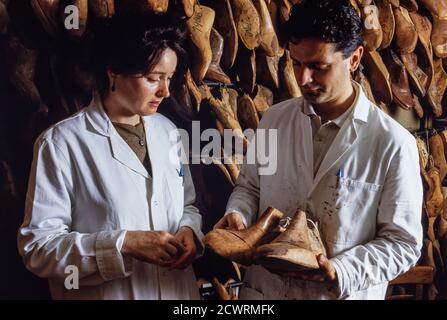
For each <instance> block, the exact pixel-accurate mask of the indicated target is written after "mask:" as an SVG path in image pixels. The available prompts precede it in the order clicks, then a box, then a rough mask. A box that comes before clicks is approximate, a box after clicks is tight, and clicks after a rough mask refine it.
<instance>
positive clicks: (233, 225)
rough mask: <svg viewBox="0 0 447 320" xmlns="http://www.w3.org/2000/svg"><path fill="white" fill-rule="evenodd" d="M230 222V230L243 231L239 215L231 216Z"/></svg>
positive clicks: (243, 226) (243, 227)
mask: <svg viewBox="0 0 447 320" xmlns="http://www.w3.org/2000/svg"><path fill="white" fill-rule="evenodd" d="M229 220H230V223H229V224H230V229H235V230H243V229H245V225H244V223H243V222H242V219H241V217H240V216H239V214H234V215H232V216H231V218H230V219H229Z"/></svg>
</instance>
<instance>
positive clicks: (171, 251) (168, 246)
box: [163, 243, 179, 257]
mask: <svg viewBox="0 0 447 320" xmlns="http://www.w3.org/2000/svg"><path fill="white" fill-rule="evenodd" d="M163 249H164V250H165V252H166V253H168V254H169V255H170V256H171V257H175V256H176V255H177V253H178V252H179V250H178V249H177V248H176V247H175V246H174V245H172V244H170V243H167V244H165V246H164V247H163Z"/></svg>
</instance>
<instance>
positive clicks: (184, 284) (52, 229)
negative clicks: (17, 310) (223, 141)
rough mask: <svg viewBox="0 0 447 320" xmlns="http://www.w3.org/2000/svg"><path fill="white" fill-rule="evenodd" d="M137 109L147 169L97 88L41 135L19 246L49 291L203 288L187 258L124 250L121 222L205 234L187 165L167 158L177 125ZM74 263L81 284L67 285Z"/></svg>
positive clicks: (85, 295)
mask: <svg viewBox="0 0 447 320" xmlns="http://www.w3.org/2000/svg"><path fill="white" fill-rule="evenodd" d="M143 119H144V126H145V130H146V140H147V146H148V152H149V156H150V160H151V165H152V172H153V177H152V179H151V177H150V176H149V175H148V172H147V171H146V169H145V167H144V166H143V165H142V163H141V162H140V161H139V159H138V158H137V156H136V155H135V153H134V152H133V151H132V149H131V148H130V147H129V145H128V144H127V143H126V142H125V141H124V140H123V139H122V138H121V137H120V135H119V134H118V133H117V131H116V130H115V128H114V126H113V125H112V123H111V122H110V119H109V118H108V116H107V115H106V113H105V112H104V109H103V107H102V105H101V102H100V99H98V98H95V99H94V100H93V102H92V103H91V105H90V106H89V107H88V108H86V109H84V110H82V111H80V112H79V113H77V114H76V115H74V116H73V117H71V118H69V119H67V120H64V121H62V122H60V123H58V124H56V125H55V126H53V127H52V128H50V129H49V130H47V131H46V132H45V133H43V134H42V135H41V136H40V137H39V139H38V140H37V142H36V144H35V150H34V161H33V165H32V169H31V174H30V180H29V187H28V194H27V199H26V209H25V219H24V222H23V225H22V227H21V229H20V230H19V235H18V246H19V251H20V253H21V255H22V256H23V259H24V263H25V265H26V267H27V268H28V269H29V270H30V271H32V272H33V273H35V274H36V275H38V276H40V277H45V278H49V284H50V290H51V294H52V296H53V298H56V299H198V298H199V293H198V288H197V285H196V282H195V276H194V272H193V269H192V267H191V266H189V267H188V268H187V269H185V270H172V271H169V270H168V269H166V268H162V267H158V266H155V265H152V264H148V263H143V262H140V261H138V260H135V259H131V258H127V257H126V258H123V256H122V255H121V253H120V249H121V246H122V243H123V241H124V236H125V230H164V231H168V232H170V233H172V234H174V233H175V232H176V231H177V230H178V229H179V228H180V227H181V226H188V227H190V228H192V229H193V230H194V233H195V234H196V236H197V238H198V239H201V238H202V236H203V235H202V233H201V221H202V220H201V216H200V214H199V213H198V210H197V209H196V208H195V207H194V206H193V202H194V199H195V191H194V186H193V184H192V180H191V176H190V172H189V169H188V167H187V166H186V165H183V166H182V165H181V164H180V161H179V158H178V157H177V158H175V156H174V157H173V158H174V159H173V161H170V160H169V154H170V153H171V158H172V155H175V154H176V152H172V150H173V148H175V143H174V142H171V141H170V140H169V134H170V133H171V132H172V131H173V130H175V126H174V125H173V124H172V122H170V121H169V120H168V119H167V118H165V117H164V116H162V115H160V114H154V115H152V116H148V117H144V118H143ZM181 167H183V172H184V175H183V174H182V170H181ZM148 250H150V248H148ZM198 250H199V251H201V250H202V248H198ZM70 266H74V267H75V268H77V270H78V271H79V280H80V281H79V284H80V286H79V289H72V290H67V289H65V285H64V281H65V279H67V278H66V277H67V276H70V278H68V280H67V281H65V282H67V283H68V284H69V285H70V284H71V286H72V285H73V284H74V282H73V281H74V280H73V277H72V276H73V275H75V274H74V273H73V270H74V269H73V267H70ZM67 267H68V268H67Z"/></svg>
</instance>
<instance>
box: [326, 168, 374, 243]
mask: <svg viewBox="0 0 447 320" xmlns="http://www.w3.org/2000/svg"><path fill="white" fill-rule="evenodd" d="M381 190H382V186H381V185H378V184H373V183H369V182H365V181H359V180H354V179H350V178H341V177H337V176H335V175H330V176H328V177H327V184H326V187H325V188H324V192H323V194H322V195H321V197H322V198H321V202H320V203H319V205H320V210H319V211H320V215H319V217H320V221H321V229H322V233H323V235H324V236H323V237H324V238H325V240H326V241H330V242H332V243H334V244H340V245H344V244H346V245H349V244H354V243H356V244H358V243H363V242H366V241H369V240H370V239H372V238H373V237H374V234H375V232H376V230H375V226H376V219H377V212H370V211H371V210H374V211H377V207H378V203H379V199H380V194H381Z"/></svg>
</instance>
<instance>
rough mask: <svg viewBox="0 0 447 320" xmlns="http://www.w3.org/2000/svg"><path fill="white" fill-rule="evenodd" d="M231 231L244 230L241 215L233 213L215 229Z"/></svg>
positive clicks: (223, 219)
mask: <svg viewBox="0 0 447 320" xmlns="http://www.w3.org/2000/svg"><path fill="white" fill-rule="evenodd" d="M226 228H228V229H231V230H243V229H245V228H246V227H245V225H244V223H243V222H242V217H241V216H240V214H239V213H236V212H232V213H229V214H227V215H226V216H224V217H223V218H222V219H220V220H219V221H218V222H217V223H216V224H215V225H214V228H213V229H226Z"/></svg>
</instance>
